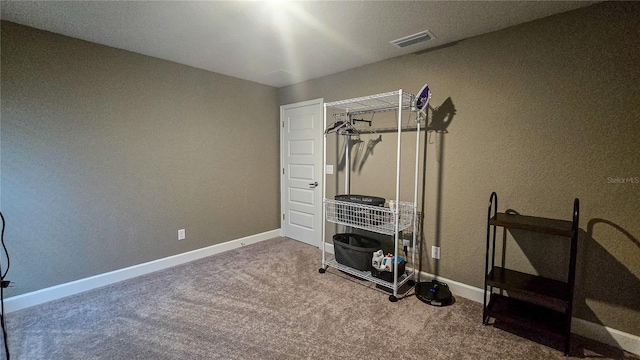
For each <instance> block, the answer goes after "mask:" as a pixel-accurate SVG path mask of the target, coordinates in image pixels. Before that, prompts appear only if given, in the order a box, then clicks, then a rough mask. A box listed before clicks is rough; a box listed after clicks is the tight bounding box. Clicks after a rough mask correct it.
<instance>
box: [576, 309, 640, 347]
mask: <svg viewBox="0 0 640 360" xmlns="http://www.w3.org/2000/svg"><path fill="white" fill-rule="evenodd" d="M571 332H572V333H574V334H578V335H580V336H584V337H586V338H589V339H593V340H596V341H599V342H601V343H603V344H607V345H611V346H615V347H617V348H620V349H623V350H625V351H628V352H630V353H632V354H636V355H640V336H636V335H633V334H629V333H626V332H622V331H620V330H616V329H612V328H610V327H608V326H604V325H600V324H594V323H592V322H589V321H586V320H582V319H579V318H576V317H574V318H573V319H572V321H571Z"/></svg>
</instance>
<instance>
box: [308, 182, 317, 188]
mask: <svg viewBox="0 0 640 360" xmlns="http://www.w3.org/2000/svg"><path fill="white" fill-rule="evenodd" d="M309 187H310V188H311V189H315V188H316V187H318V182H317V181H316V182H313V183H311V184H309Z"/></svg>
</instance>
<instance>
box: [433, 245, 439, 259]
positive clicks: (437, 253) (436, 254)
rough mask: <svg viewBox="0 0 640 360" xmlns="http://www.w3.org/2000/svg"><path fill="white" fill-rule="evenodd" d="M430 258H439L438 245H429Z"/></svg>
mask: <svg viewBox="0 0 640 360" xmlns="http://www.w3.org/2000/svg"><path fill="white" fill-rule="evenodd" d="M431 258H433V259H440V246H432V247H431Z"/></svg>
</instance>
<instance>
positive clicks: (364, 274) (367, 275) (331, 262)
mask: <svg viewBox="0 0 640 360" xmlns="http://www.w3.org/2000/svg"><path fill="white" fill-rule="evenodd" d="M325 265H327V266H330V267H332V268H335V269H338V270H340V271H344V272H346V273H347V274H351V275H354V276H356V277H358V278H360V279H363V280H367V281H371V282H373V283H376V284H378V285H381V286H384V287H386V288H388V289H393V283H392V282H388V281H384V280H382V279H379V278H377V277H375V276H373V275H371V271H362V270H358V269H354V268H352V267H349V266H346V265H342V264H340V263H339V262H337V261H336V258H335V257H334V256H329V257H328V258H327V260H326V262H325ZM410 279H411V276H409V275H407V274H406V271H405V273H404V274H402V275H400V277H399V278H398V284H397V288H399V287H401V286H402V285H403V284H404V283H406V282H407V281H409V280H410Z"/></svg>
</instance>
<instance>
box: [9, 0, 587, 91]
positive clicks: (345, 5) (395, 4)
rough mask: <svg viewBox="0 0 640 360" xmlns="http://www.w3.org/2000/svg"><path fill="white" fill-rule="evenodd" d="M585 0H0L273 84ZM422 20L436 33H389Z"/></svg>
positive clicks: (136, 46)
mask: <svg viewBox="0 0 640 360" xmlns="http://www.w3.org/2000/svg"><path fill="white" fill-rule="evenodd" d="M592 3H593V2H587V1H569V2H565V1H533V2H532V1H529V2H519V1H470V2H458V1H312V2H286V1H259V2H250V1H202V2H191V1H179V2H172V1H2V3H1V6H2V19H3V20H8V21H12V22H16V23H19V24H23V25H27V26H32V27H35V28H38V29H43V30H48V31H52V32H55V33H59V34H63V35H67V36H71V37H75V38H79V39H83V40H88V41H92V42H96V43H99V44H104V45H108V46H113V47H116V48H120V49H125V50H129V51H133V52H137V53H140V54H145V55H150V56H154V57H158V58H161V59H166V60H171V61H175V62H178V63H181V64H186V65H190V66H194V67H197V68H201V69H206V70H210V71H214V72H217V73H221V74H225V75H230V76H234V77H238V78H241V79H246V80H251V81H255V82H258V83H262V84H267V85H271V86H275V87H281V86H286V85H291V84H294V83H298V82H301V81H304V80H308V79H313V78H317V77H321V76H325V75H329V74H334V73H337V72H340V71H343V70H347V69H351V68H355V67H358V66H362V65H365V64H369V63H373V62H377V61H381V60H385V59H389V58H393V57H396V56H400V55H404V54H408V53H412V52H416V51H421V50H425V49H427V48H430V47H436V46H440V45H444V44H447V43H450V42H453V41H457V40H461V39H465V38H468V37H471V36H476V35H480V34H484V33H488V32H492V31H496V30H500V29H503V28H506V27H509V26H513V25H517V24H520V23H524V22H528V21H531V20H535V19H538V18H542V17H545V16H549V15H553V14H556V13H560V12H564V11H568V10H572V9H575V8H579V7H583V6H587V5H590V4H592ZM423 30H429V31H430V32H431V33H432V34H433V35H434V36H435V39H433V40H430V41H428V42H426V43H421V44H415V45H412V46H409V47H406V48H402V49H400V48H398V47H396V46H394V45H392V44H390V43H389V41H391V40H395V39H397V38H401V37H404V36H407V35H411V34H413V33H416V32H419V31H423Z"/></svg>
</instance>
